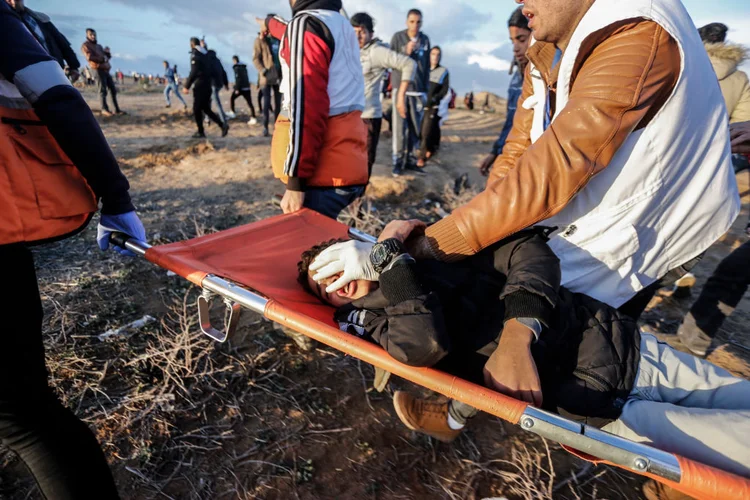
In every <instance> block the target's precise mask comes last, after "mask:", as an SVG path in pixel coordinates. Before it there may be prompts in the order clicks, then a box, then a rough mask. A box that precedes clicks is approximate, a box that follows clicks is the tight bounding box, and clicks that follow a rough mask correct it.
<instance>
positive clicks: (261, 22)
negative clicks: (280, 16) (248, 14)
mask: <svg viewBox="0 0 750 500" xmlns="http://www.w3.org/2000/svg"><path fill="white" fill-rule="evenodd" d="M255 22H256V23H258V25H259V26H260V27H261V28H262V29H263V30H264V31H265V30H266V29H267V27H266V20H265V19H261V18H260V17H256V18H255Z"/></svg>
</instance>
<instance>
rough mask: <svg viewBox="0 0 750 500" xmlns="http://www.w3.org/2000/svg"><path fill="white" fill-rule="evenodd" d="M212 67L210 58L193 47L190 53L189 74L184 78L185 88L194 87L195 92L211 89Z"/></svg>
mask: <svg viewBox="0 0 750 500" xmlns="http://www.w3.org/2000/svg"><path fill="white" fill-rule="evenodd" d="M212 76H213V68H212V65H211V60H210V59H209V57H208V55H207V54H204V53H203V52H201V51H200V50H198V49H197V48H195V49H193V52H192V54H191V55H190V75H188V77H187V79H186V80H185V88H186V89H189V88H190V87H194V90H195V91H196V92H201V91H205V90H206V89H208V90H209V91H210V90H211V81H212V80H213V78H212Z"/></svg>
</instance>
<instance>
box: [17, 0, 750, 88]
mask: <svg viewBox="0 0 750 500" xmlns="http://www.w3.org/2000/svg"><path fill="white" fill-rule="evenodd" d="M683 3H684V4H685V6H686V7H687V9H688V12H690V15H691V16H692V17H693V20H694V22H695V24H696V26H702V25H704V24H707V23H709V22H723V23H725V24H727V25H728V26H729V27H730V32H729V35H728V38H729V39H730V41H732V42H735V43H741V44H743V45H746V46H748V47H750V0H712V1H706V0H683ZM26 4H27V6H28V7H29V8H31V9H34V10H38V11H41V12H44V13H45V14H47V15H49V16H50V17H51V18H52V20H53V21H54V22H55V24H56V26H57V27H58V28H59V29H60V30H61V31H62V32H63V33H64V34H65V36H67V37H68V39H69V40H70V41H71V43H72V45H73V48H74V49H76V50H77V52H78V55H79V59H81V60H82V62H83V57H82V55H81V54H80V50H79V48H80V46H81V43H83V41H84V39H85V29H86V28H88V27H91V28H94V29H96V30H97V33H98V36H99V42H100V43H101V44H102V45H105V46H109V47H110V48H111V50H112V54H113V60H112V67H113V68H114V69H122V70H123V71H124V72H126V73H130V72H131V71H137V72H141V73H147V74H148V73H153V74H160V73H162V72H163V65H162V61H164V60H165V59H167V60H169V62H170V63H171V64H177V65H178V69H179V70H180V72H181V73H182V74H185V73H186V72H187V71H188V67H189V65H190V56H189V54H188V52H189V39H190V37H192V36H198V37H201V36H204V35H205V37H206V41H207V42H208V45H209V47H210V48H212V49H214V50H216V52H217V53H218V55H219V57H220V58H221V59H222V62H223V63H224V65H225V67H226V68H227V72H228V74H229V75H230V78H231V76H232V72H231V58H232V56H233V55H235V54H237V55H239V57H240V59H241V60H243V61H244V62H245V63H246V64H247V65H248V68H249V69H250V72H251V81H254V79H255V70H254V69H253V68H252V52H253V41H254V40H255V38H256V37H257V32H258V25H257V24H256V23H255V17H256V16H258V17H265V15H266V14H268V13H269V12H274V13H277V14H279V15H281V16H283V17H287V18H288V17H289V15H290V9H289V2H288V0H65V1H61V0H27V2H26ZM344 7H345V9H346V10H347V12H348V13H349V14H350V15H352V14H354V13H356V12H363V11H364V12H368V13H369V14H370V15H372V16H373V18H374V19H375V21H376V25H375V32H376V33H375V34H376V36H378V37H379V38H381V39H383V40H384V41H386V42H389V41H390V38H391V36H392V35H393V33H395V32H396V31H399V30H402V29H404V28H405V26H404V21H405V19H406V12H407V11H408V10H409V9H410V8H412V7H416V8H419V9H421V10H422V11H423V12H424V26H423V29H424V32H425V33H426V34H427V35H428V36H429V37H430V39H431V41H432V44H433V45H440V46H441V47H442V49H443V65H444V66H445V67H446V68H448V70H449V71H450V74H451V84H452V86H453V88H454V89H456V91H457V92H458V93H459V94H463V93H465V92H468V91H469V90H473V91H482V90H489V91H491V92H494V93H496V94H499V95H504V94H505V93H506V89H507V86H508V82H509V75H508V68H509V67H510V60H511V53H512V50H511V46H510V43H509V42H508V33H507V28H506V26H507V24H506V23H507V19H508V17H509V16H510V14H511V13H512V12H513V9H515V8H516V4H515V2H514V1H512V0H412V1H411V2H404V1H403V0H344ZM743 69H745V70H750V64H747V63H746V64H745V65H744V66H743Z"/></svg>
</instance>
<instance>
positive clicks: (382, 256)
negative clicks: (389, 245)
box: [372, 245, 388, 267]
mask: <svg viewBox="0 0 750 500" xmlns="http://www.w3.org/2000/svg"><path fill="white" fill-rule="evenodd" d="M387 258H388V251H387V250H386V248H385V247H384V246H383V245H376V246H375V248H373V252H372V263H373V264H374V265H375V267H380V266H382V265H383V264H384V263H385V261H386V259H387Z"/></svg>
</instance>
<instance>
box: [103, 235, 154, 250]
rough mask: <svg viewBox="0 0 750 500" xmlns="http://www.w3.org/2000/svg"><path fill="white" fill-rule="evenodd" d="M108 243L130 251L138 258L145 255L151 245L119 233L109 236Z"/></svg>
mask: <svg viewBox="0 0 750 500" xmlns="http://www.w3.org/2000/svg"><path fill="white" fill-rule="evenodd" d="M109 242H110V243H111V244H112V245H115V246H118V247H120V248H124V249H126V250H130V251H131V252H133V253H135V254H137V255H140V256H143V255H146V250H148V249H149V248H151V245H149V244H148V243H145V242H143V241H138V240H137V239H135V238H133V237H132V236H130V235H128V234H125V233H121V232H119V231H115V232H113V233H112V234H111V235H110V236H109Z"/></svg>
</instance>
